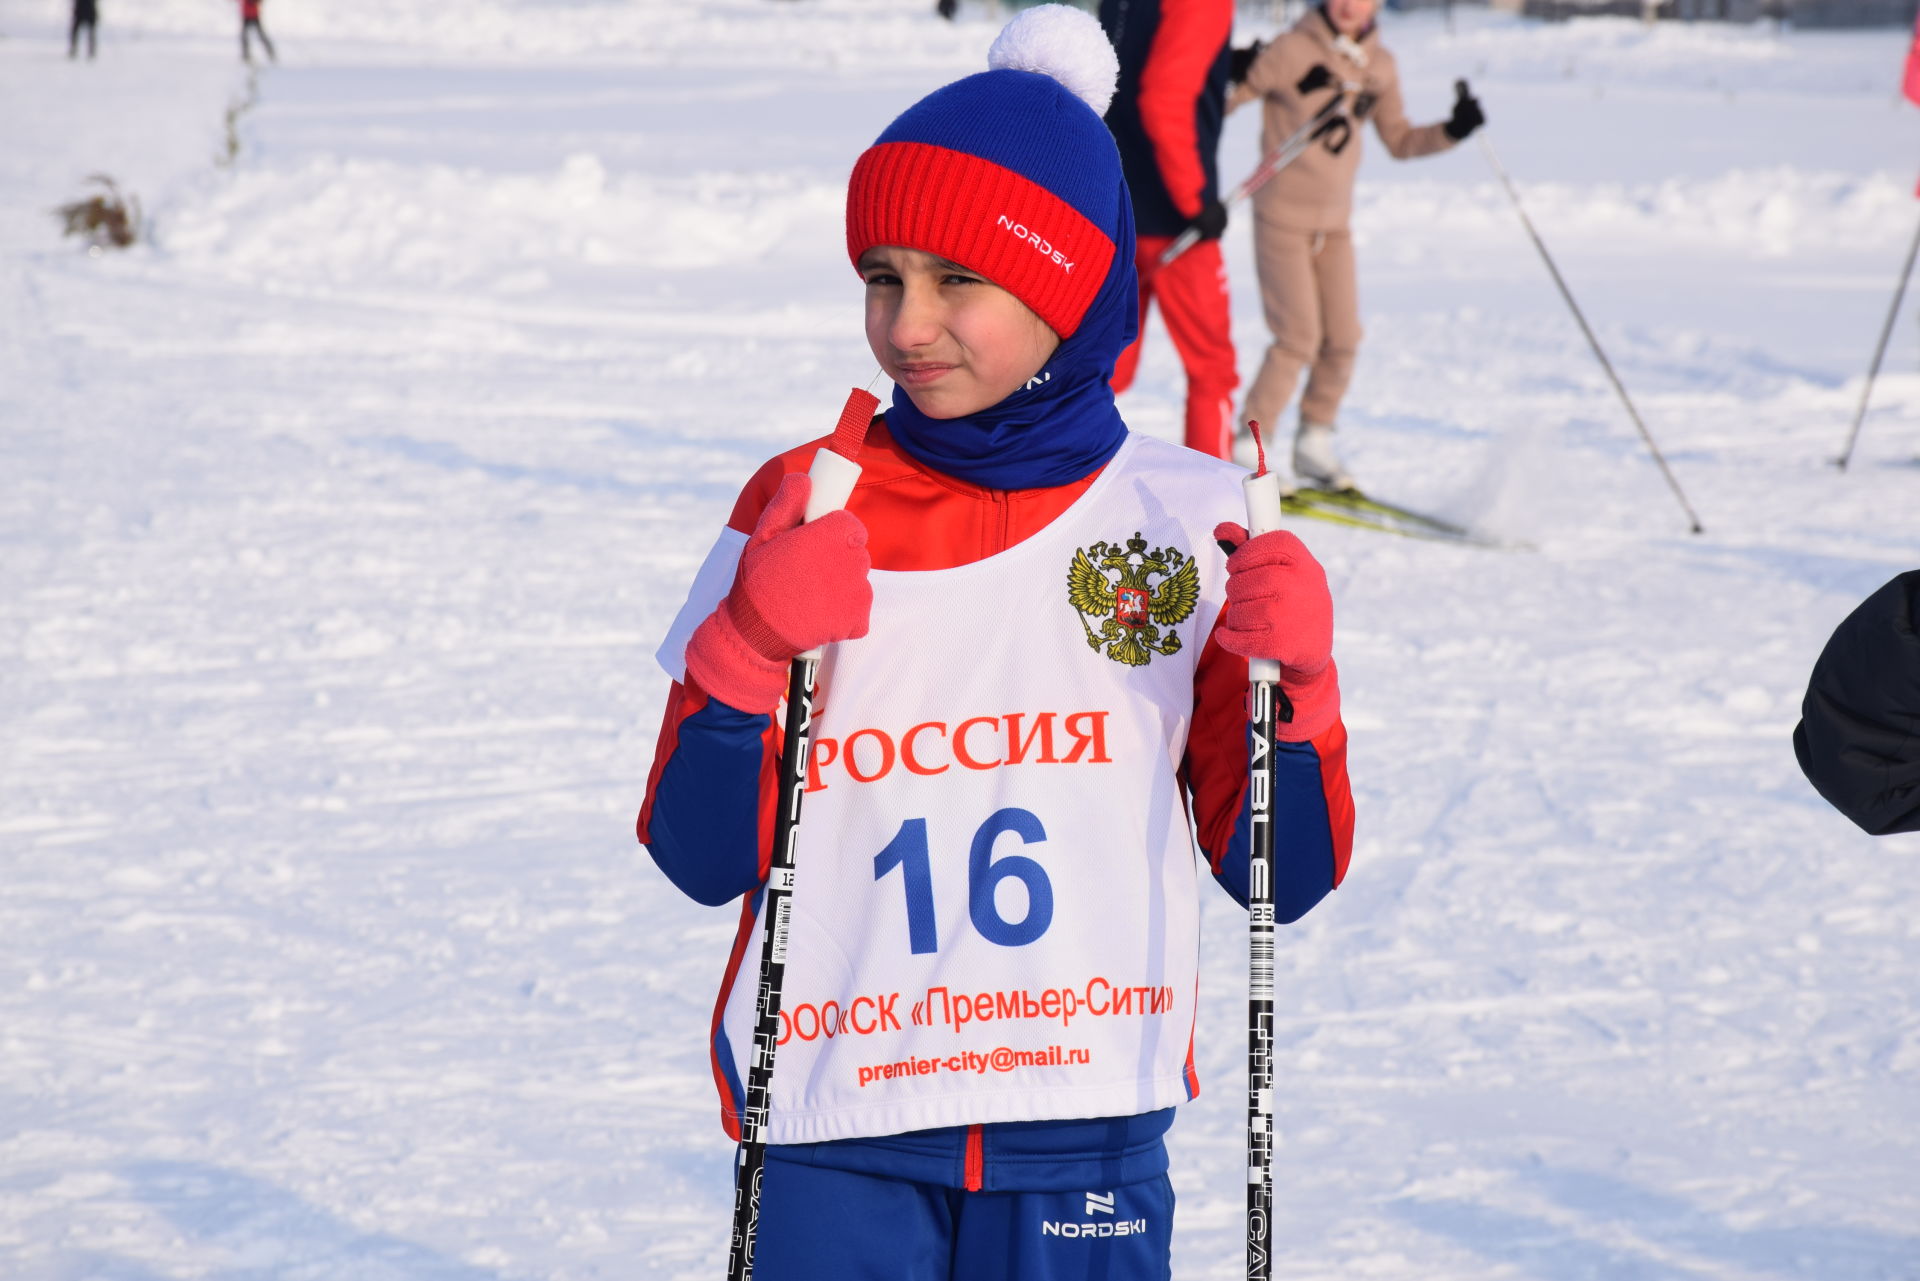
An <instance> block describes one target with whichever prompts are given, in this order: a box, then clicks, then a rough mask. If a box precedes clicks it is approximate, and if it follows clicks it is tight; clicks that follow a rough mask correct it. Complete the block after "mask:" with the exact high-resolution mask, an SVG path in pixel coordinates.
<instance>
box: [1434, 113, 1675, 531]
mask: <svg viewBox="0 0 1920 1281" xmlns="http://www.w3.org/2000/svg"><path fill="white" fill-rule="evenodd" d="M1454 89H1455V91H1456V92H1458V93H1461V94H1465V93H1466V89H1467V86H1466V82H1465V81H1457V82H1455V84H1454ZM1480 147H1481V149H1482V150H1483V151H1484V152H1485V153H1486V157H1487V163H1488V164H1491V165H1492V166H1493V172H1494V173H1495V174H1497V175H1499V178H1500V185H1501V186H1503V187H1505V188H1506V189H1507V198H1508V199H1510V200H1512V201H1513V208H1514V212H1516V213H1518V214H1519V215H1520V225H1521V226H1523V227H1525V228H1526V229H1527V236H1528V237H1529V238H1530V239H1531V240H1532V241H1533V247H1534V248H1535V249H1538V250H1539V251H1540V261H1542V262H1544V263H1545V264H1547V271H1548V273H1549V274H1550V275H1552V277H1553V283H1554V284H1555V285H1556V286H1558V287H1559V290H1560V296H1561V297H1562V298H1564V299H1565V300H1566V303H1567V309H1568V310H1569V311H1571V312H1572V313H1573V318H1574V320H1575V321H1576V322H1577V323H1578V324H1579V326H1580V332H1581V333H1583V334H1585V335H1586V338H1587V345H1588V346H1589V347H1591V348H1593V354H1594V357H1595V358H1596V359H1597V360H1599V362H1600V368H1601V369H1603V370H1605V371H1606V374H1607V381H1609V382H1611V383H1612V384H1613V389H1614V391H1615V392H1617V393H1619V396H1620V403H1621V404H1622V405H1625V406H1626V407H1627V417H1629V418H1631V419H1633V425H1634V426H1635V427H1636V428H1637V429H1639V432H1640V439H1642V440H1644V441H1646V442H1647V450H1648V452H1649V453H1651V454H1652V455H1653V461H1654V462H1655V463H1657V464H1659V467H1660V474H1661V475H1662V476H1664V477H1666V478H1667V487H1668V488H1670V489H1672V490H1673V496H1674V497H1675V498H1677V499H1679V500H1680V506H1681V508H1682V509H1683V510H1684V511H1685V512H1686V513H1687V522H1688V523H1689V524H1690V525H1691V526H1692V527H1693V532H1694V533H1696V534H1698V533H1700V532H1702V531H1701V526H1700V517H1699V516H1698V515H1697V514H1695V512H1694V510H1693V504H1692V503H1690V502H1688V501H1687V495H1686V493H1685V491H1683V490H1682V489H1681V488H1680V482H1679V481H1678V480H1676V479H1674V475H1673V469H1672V468H1671V467H1669V466H1667V460H1666V457H1665V456H1664V455H1663V454H1661V452H1660V446H1659V445H1658V444H1656V443H1654V439H1653V433H1652V432H1650V431H1648V430H1647V424H1646V423H1645V422H1643V421H1642V420H1641V418H1640V411H1639V410H1637V409H1635V408H1634V407H1633V399H1632V397H1630V396H1628V395H1627V389H1626V387H1625V386H1624V385H1623V384H1622V383H1621V381H1620V375H1619V374H1616V373H1615V372H1614V371H1613V362H1612V361H1610V360H1608V359H1607V353H1606V352H1605V351H1604V350H1603V349H1602V348H1601V346H1600V340H1599V339H1598V338H1596V337H1594V333H1593V327H1592V326H1591V325H1589V324H1587V318H1586V316H1585V315H1584V314H1583V313H1582V312H1581V310H1580V304H1579V303H1577V302H1575V301H1574V300H1573V291H1572V290H1571V289H1569V288H1567V282H1566V279H1565V278H1564V277H1562V276H1561V274H1560V268H1559V267H1557V266H1555V265H1554V261H1553V255H1552V254H1550V253H1548V252H1547V245H1546V242H1545V241H1543V240H1541V239H1540V233H1539V232H1538V231H1535V230H1534V227H1533V219H1531V218H1529V217H1527V208H1526V206H1525V205H1523V204H1521V203H1520V193H1519V192H1518V191H1516V190H1514V186H1513V179H1511V178H1509V177H1507V171H1506V169H1505V168H1504V167H1503V166H1502V165H1501V164H1500V157H1498V156H1496V155H1494V154H1493V144H1492V143H1490V142H1488V141H1487V136H1486V135H1485V134H1484V133H1483V134H1481V135H1480Z"/></svg>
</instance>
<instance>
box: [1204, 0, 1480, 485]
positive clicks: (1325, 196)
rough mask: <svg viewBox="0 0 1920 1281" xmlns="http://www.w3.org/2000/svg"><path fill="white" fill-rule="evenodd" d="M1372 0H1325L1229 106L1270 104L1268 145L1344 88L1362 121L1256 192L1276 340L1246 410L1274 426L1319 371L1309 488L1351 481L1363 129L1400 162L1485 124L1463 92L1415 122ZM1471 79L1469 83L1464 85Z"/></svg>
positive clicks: (1264, 280)
mask: <svg viewBox="0 0 1920 1281" xmlns="http://www.w3.org/2000/svg"><path fill="white" fill-rule="evenodd" d="M1374 6H1375V0H1326V3H1325V4H1323V5H1322V6H1321V7H1319V8H1317V9H1315V10H1313V11H1312V12H1311V13H1308V14H1307V15H1306V16H1305V17H1303V18H1302V19H1300V21H1299V22H1298V23H1296V24H1295V25H1294V27H1293V29H1292V30H1291V31H1288V32H1286V33H1285V34H1284V35H1281V36H1279V37H1278V38H1277V39H1275V40H1274V41H1273V43H1272V44H1269V45H1267V46H1265V47H1264V48H1262V49H1260V51H1259V53H1258V55H1257V56H1256V57H1254V59H1253V61H1252V63H1251V65H1250V66H1249V67H1248V68H1247V75H1246V79H1245V80H1244V81H1243V82H1242V83H1241V84H1240V86H1239V87H1238V88H1236V89H1235V90H1234V91H1233V93H1232V95H1231V96H1230V97H1229V98H1228V100H1227V109H1228V110H1229V111H1231V110H1233V109H1235V108H1237V107H1239V106H1241V105H1242V104H1244V103H1247V102H1252V101H1254V100H1255V99H1258V100H1260V102H1261V104H1262V113H1263V114H1262V121H1261V144H1260V145H1261V147H1262V149H1271V148H1272V147H1274V146H1276V145H1278V144H1279V143H1280V142H1281V141H1282V140H1284V139H1285V138H1286V137H1287V136H1288V135H1289V134H1291V133H1293V132H1294V131H1295V130H1296V129H1298V128H1299V127H1300V126H1301V125H1303V124H1305V123H1306V122H1307V121H1308V120H1310V119H1311V118H1312V117H1313V116H1314V114H1315V113H1316V112H1318V111H1320V110H1321V109H1322V108H1323V107H1324V106H1326V104H1327V103H1328V101H1329V99H1330V97H1331V96H1332V95H1336V94H1339V93H1341V92H1342V86H1343V85H1345V84H1347V83H1350V82H1354V83H1357V84H1358V85H1359V88H1358V90H1357V91H1356V92H1355V93H1354V94H1353V95H1352V96H1351V97H1350V98H1349V99H1348V100H1347V107H1348V110H1349V111H1350V112H1351V114H1352V117H1353V121H1354V123H1353V124H1351V125H1347V124H1342V125H1340V126H1337V127H1335V128H1334V129H1332V130H1331V131H1329V132H1328V133H1327V134H1326V135H1325V136H1324V137H1322V139H1321V140H1320V142H1319V143H1318V144H1317V145H1315V146H1313V147H1310V148H1308V150H1307V151H1306V152H1305V153H1304V154H1302V155H1301V157H1300V158H1299V159H1298V160H1296V161H1294V162H1293V163H1292V164H1291V165H1289V166H1287V167H1286V168H1285V169H1282V170H1281V171H1280V172H1279V173H1278V174H1277V175H1275V177H1274V178H1273V179H1272V181H1270V182H1268V183H1267V184H1266V185H1265V186H1264V187H1262V188H1260V190H1259V191H1258V192H1257V193H1256V194H1255V195H1254V198H1253V206H1254V232H1253V248H1254V263H1255V266H1256V268H1257V269H1258V272H1259V276H1260V293H1261V304H1262V307H1263V309H1264V310H1265V312H1266V320H1267V328H1268V329H1269V330H1270V331H1272V335H1273V340H1272V342H1271V343H1270V344H1269V346H1268V347H1267V352H1266V356H1265V357H1264V359H1263V360H1262V361H1261V365H1260V372H1259V373H1258V374H1257V375H1255V377H1254V380H1253V386H1252V388H1251V389H1250V390H1249V391H1248V393H1247V401H1246V408H1245V410H1244V411H1243V413H1242V414H1241V417H1242V418H1243V419H1244V418H1252V419H1256V420H1258V421H1259V423H1260V424H1261V426H1262V429H1263V430H1265V431H1269V432H1271V431H1272V430H1273V429H1274V425H1275V424H1276V423H1277V422H1278V421H1279V417H1280V413H1281V411H1282V410H1283V409H1284V408H1286V404H1287V402H1288V400H1290V399H1291V398H1292V396H1293V388H1294V384H1295V382H1297V381H1298V379H1299V376H1300V371H1301V369H1302V368H1306V367H1310V368H1311V372H1310V373H1309V374H1308V377H1307V389H1306V391H1305V393H1304V394H1303V395H1302V396H1301V398H1300V427H1299V430H1298V432H1297V433H1296V434H1295V436H1294V444H1293V469H1294V472H1295V474H1296V476H1297V477H1298V478H1299V479H1300V480H1301V481H1303V482H1305V483H1307V484H1309V485H1316V486H1320V487H1323V488H1327V489H1347V488H1351V487H1352V486H1353V476H1352V474H1351V473H1350V472H1349V471H1348V470H1347V468H1346V466H1345V465H1344V464H1343V463H1342V462H1341V461H1340V458H1339V455H1338V454H1337V453H1335V451H1334V427H1335V425H1336V423H1337V420H1338V415H1339V410H1340V402H1341V399H1342V398H1343V397H1344V396H1345V395H1346V391H1347V384H1348V382H1349V381H1350V380H1351V379H1352V377H1353V363H1354V358H1355V356H1356V354H1357V353H1358V351H1359V348H1360V337H1361V328H1360V308H1359V296H1358V286H1357V282H1356V278H1355V271H1354V261H1353V236H1352V233H1351V232H1350V231H1349V230H1348V226H1347V222H1348V218H1349V216H1350V215H1351V213H1352V209H1353V179H1354V172H1355V171H1356V170H1357V169H1358V168H1359V166H1360V126H1361V125H1363V124H1365V123H1366V122H1367V121H1368V120H1371V121H1372V122H1373V127H1374V129H1375V130H1376V131H1377V132H1378V133H1379V135H1380V141H1381V142H1382V143H1384V144H1385V145H1386V148H1387V151H1388V152H1389V153H1390V154H1391V155H1392V156H1393V157H1394V158H1395V159H1398V160H1405V159H1408V158H1410V157H1413V156H1425V155H1431V154H1433V153H1435V152H1439V151H1445V150H1446V149H1448V148H1449V147H1451V146H1453V145H1454V144H1455V143H1457V142H1459V141H1460V140H1461V139H1462V138H1465V137H1466V136H1467V135H1468V134H1470V133H1472V132H1473V131H1474V130H1475V129H1478V128H1479V127H1480V126H1481V125H1482V124H1483V123H1485V121H1486V117H1485V116H1484V115H1483V114H1482V113H1481V110H1480V104H1479V103H1478V102H1477V101H1475V100H1474V98H1473V97H1472V96H1471V95H1468V94H1463V95H1462V96H1461V98H1460V99H1459V101H1457V102H1456V103H1455V104H1454V108H1453V115H1452V117H1451V118H1450V119H1448V120H1446V121H1443V122H1440V123H1437V124H1430V125H1420V126H1415V125H1411V124H1409V123H1408V122H1407V116H1406V109H1405V108H1404V107H1403V106H1402V105H1401V99H1400V73H1399V71H1398V69H1397V68H1396V66H1395V64H1394V60H1393V55H1392V54H1391V53H1388V52H1387V50H1386V48H1385V47H1384V46H1382V45H1381V43H1380V41H1379V38H1378V36H1377V34H1376V32H1375V29H1374V23H1373V16H1374ZM1463 83H1464V82H1463Z"/></svg>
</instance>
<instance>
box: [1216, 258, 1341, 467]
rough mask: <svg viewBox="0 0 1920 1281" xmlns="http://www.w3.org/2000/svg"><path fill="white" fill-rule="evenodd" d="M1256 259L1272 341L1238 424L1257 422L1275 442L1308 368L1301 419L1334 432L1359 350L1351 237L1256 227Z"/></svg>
mask: <svg viewBox="0 0 1920 1281" xmlns="http://www.w3.org/2000/svg"><path fill="white" fill-rule="evenodd" d="M1253 257H1254V266H1255V267H1256V268H1257V270H1258V272H1259V275H1260V305H1261V307H1262V308H1263V309H1264V310H1265V312H1266V316H1267V328H1268V330H1269V331H1271V332H1272V334H1273V341H1272V342H1271V343H1269V344H1268V346H1267V353H1266V357H1265V359H1263V360H1262V361H1261V362H1260V372H1259V373H1258V374H1257V375H1255V377H1254V380H1253V386H1252V387H1251V388H1250V389H1248V391H1247V406H1246V412H1245V413H1244V414H1243V415H1242V419H1243V421H1244V419H1247V418H1252V419H1255V420H1256V421H1258V422H1259V424H1260V428H1261V431H1262V433H1263V434H1264V435H1266V437H1267V438H1268V439H1269V440H1271V439H1274V438H1275V436H1276V434H1277V431H1276V427H1277V423H1278V420H1279V417H1280V411H1281V410H1283V409H1285V408H1286V407H1287V401H1289V400H1290V399H1292V397H1293V387H1294V384H1295V383H1296V382H1297V381H1299V378H1300V370H1301V369H1302V367H1306V366H1311V371H1310V372H1309V373H1308V375H1307V390H1306V392H1305V393H1304V394H1303V395H1302V396H1301V397H1300V419H1301V421H1302V422H1311V423H1325V424H1327V425H1329V426H1332V425H1333V424H1334V423H1335V421H1336V420H1337V417H1338V415H1339V413H1340V401H1341V398H1342V397H1344V396H1345V395H1346V394H1347V384H1348V383H1349V382H1350V381H1352V379H1353V362H1354V357H1355V356H1356V355H1357V354H1358V353H1359V350H1360V336H1361V329H1360V297H1359V287H1358V285H1357V283H1356V281H1355V274H1354V265H1353V236H1352V234H1351V233H1350V232H1348V231H1347V230H1346V229H1345V228H1342V229H1340V230H1339V231H1292V230H1289V229H1288V228H1286V227H1281V226H1278V225H1276V224H1274V223H1270V222H1267V221H1265V220H1258V221H1256V222H1255V223H1254V229H1253Z"/></svg>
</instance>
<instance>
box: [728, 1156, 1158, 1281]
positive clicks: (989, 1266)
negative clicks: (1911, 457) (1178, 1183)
mask: <svg viewBox="0 0 1920 1281" xmlns="http://www.w3.org/2000/svg"><path fill="white" fill-rule="evenodd" d="M763 1179H764V1181H763V1183H762V1185H761V1200H760V1238H759V1244H758V1245H757V1246H756V1247H755V1250H754V1270H753V1271H754V1277H755V1281H983V1279H985V1278H993V1279H995V1281H1171V1278H1172V1276H1173V1263H1172V1244H1173V1185H1172V1184H1171V1183H1169V1182H1168V1181H1167V1176H1166V1175H1164V1174H1162V1175H1159V1176H1158V1177H1156V1178H1151V1179H1147V1180H1144V1181H1142V1182H1140V1183H1131V1184H1125V1185H1122V1186H1120V1187H1112V1188H1089V1189H1084V1190H1081V1191H1075V1192H966V1191H961V1190H959V1189H956V1188H949V1187H944V1186H941V1185H939V1184H934V1183H917V1182H911V1181H908V1180H904V1179H890V1178H884V1177H880V1176H878V1175H871V1174H856V1173H852V1172H850V1171H846V1170H834V1169H827V1168H823V1167H820V1166H813V1165H799V1164H794V1163H791V1162H786V1161H781V1160H779V1159H778V1158H776V1157H772V1156H769V1158H768V1160H767V1165H766V1170H765V1174H764V1175H763Z"/></svg>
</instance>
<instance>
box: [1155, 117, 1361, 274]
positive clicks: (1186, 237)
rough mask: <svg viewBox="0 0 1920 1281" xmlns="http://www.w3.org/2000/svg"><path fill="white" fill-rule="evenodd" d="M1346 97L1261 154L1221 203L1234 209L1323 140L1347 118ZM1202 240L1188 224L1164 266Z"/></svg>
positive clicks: (1163, 259) (1163, 254)
mask: <svg viewBox="0 0 1920 1281" xmlns="http://www.w3.org/2000/svg"><path fill="white" fill-rule="evenodd" d="M1346 100H1347V87H1343V88H1342V89H1341V91H1340V92H1339V93H1337V94H1335V95H1334V97H1333V100H1332V101H1331V102H1328V103H1327V104H1326V105H1325V106H1323V107H1321V108H1320V110H1318V111H1316V112H1314V114H1313V119H1311V120H1309V121H1307V123H1305V124H1303V125H1301V126H1300V127H1299V128H1298V129H1295V130H1294V131H1293V132H1292V133H1290V134H1288V135H1287V137H1286V139H1285V140H1284V141H1283V142H1281V144H1280V145H1279V146H1277V147H1275V148H1274V149H1273V150H1272V151H1269V152H1268V153H1267V154H1266V155H1264V156H1262V157H1260V163H1259V164H1257V165H1255V166H1254V167H1253V172H1252V173H1249V174H1248V175H1247V176H1246V177H1245V178H1242V179H1241V180H1240V182H1239V185H1237V186H1236V187H1234V189H1233V190H1232V191H1229V192H1228V193H1227V194H1226V198H1225V199H1223V200H1222V201H1221V202H1220V203H1221V204H1223V205H1225V206H1226V207H1227V208H1229V209H1231V208H1233V207H1234V206H1235V205H1237V204H1239V203H1240V202H1241V201H1243V200H1245V199H1246V198H1247V197H1249V196H1251V195H1252V194H1253V193H1254V192H1256V191H1258V190H1260V188H1261V187H1263V186H1265V185H1266V183H1267V180H1268V179H1269V178H1271V177H1273V175H1275V174H1277V173H1279V172H1280V171H1281V170H1282V169H1285V168H1286V167H1287V166H1288V165H1290V164H1292V163H1293V162H1294V161H1296V160H1298V159H1299V158H1300V156H1301V154H1302V153H1303V152H1305V151H1306V149H1307V148H1308V147H1310V146H1312V145H1313V144H1314V143H1315V142H1317V141H1319V139H1320V138H1321V136H1322V135H1324V134H1325V133H1326V132H1327V130H1329V129H1331V128H1333V122H1334V121H1336V120H1341V119H1344V118H1345V115H1346V113H1345V112H1344V111H1342V110H1341V105H1342V104H1343V103H1345V102H1346ZM1199 243H1200V232H1199V229H1198V228H1195V227H1188V228H1187V229H1186V230H1185V231H1183V232H1181V233H1180V234H1179V235H1178V236H1176V237H1174V241H1173V243H1172V244H1170V245H1168V246H1167V247H1166V248H1165V249H1164V250H1162V251H1161V253H1160V265H1161V266H1162V267H1164V266H1166V265H1167V264H1168V263H1170V262H1172V261H1173V260H1174V259H1175V258H1178V257H1179V256H1180V255H1181V254H1183V253H1185V252H1187V250H1189V249H1191V248H1193V247H1194V246H1195V245H1197V244H1199Z"/></svg>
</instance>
